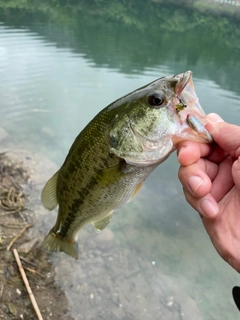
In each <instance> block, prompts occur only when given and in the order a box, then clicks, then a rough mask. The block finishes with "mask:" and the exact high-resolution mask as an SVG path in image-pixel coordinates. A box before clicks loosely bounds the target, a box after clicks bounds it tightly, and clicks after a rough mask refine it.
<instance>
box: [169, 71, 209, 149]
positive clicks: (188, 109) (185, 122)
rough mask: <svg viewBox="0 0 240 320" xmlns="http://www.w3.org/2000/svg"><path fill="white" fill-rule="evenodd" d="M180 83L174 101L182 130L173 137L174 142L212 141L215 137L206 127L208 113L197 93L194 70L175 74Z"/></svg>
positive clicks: (177, 118)
mask: <svg viewBox="0 0 240 320" xmlns="http://www.w3.org/2000/svg"><path fill="white" fill-rule="evenodd" d="M175 78H176V79H177V80H178V83H177V85H176V87H175V94H176V97H175V98H174V99H173V101H172V106H173V108H174V113H175V117H176V121H178V122H180V128H181V129H180V132H179V133H178V134H177V135H176V136H174V137H173V142H174V143H178V142H180V141H183V140H193V141H197V142H204V143H211V142H213V138H212V136H211V135H210V133H209V132H208V131H207V129H206V128H205V125H206V123H207V120H206V114H205V112H204V111H203V109H202V107H201V105H200V103H199V100H198V97H197V95H196V92H195V89H194V85H193V80H192V72H191V71H186V72H184V73H181V74H178V75H176V76H175Z"/></svg>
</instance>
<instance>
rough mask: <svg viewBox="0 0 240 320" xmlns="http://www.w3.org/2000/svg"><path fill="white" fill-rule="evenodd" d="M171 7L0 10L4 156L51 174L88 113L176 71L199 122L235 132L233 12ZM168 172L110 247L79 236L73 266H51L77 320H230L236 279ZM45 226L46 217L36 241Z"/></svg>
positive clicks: (149, 185)
mask: <svg viewBox="0 0 240 320" xmlns="http://www.w3.org/2000/svg"><path fill="white" fill-rule="evenodd" d="M170 2H171V1H169V4H168V5H166V4H164V3H163V2H162V1H159V2H158V1H156V2H154V1H150V0H148V1H146V0H145V1H144V0H132V1H127V0H125V1H124V0H122V1H117V0H115V1H106V0H102V1H101V0H98V1H97V0H95V1H93V0H92V1H86V0H85V1H74V0H72V1H60V0H56V1H41V2H37V1H35V2H34V1H8V2H6V1H0V79H1V81H0V127H2V128H3V129H5V130H6V131H7V133H8V134H9V136H8V138H7V139H8V140H7V143H8V145H9V147H10V148H14V147H16V148H20V149H22V148H24V149H28V150H31V151H32V152H34V153H37V154H40V155H42V156H44V157H47V158H48V159H50V160H51V161H53V162H55V163H56V164H57V165H58V166H59V165H61V163H62V162H63V160H64V158H65V156H66V153H67V151H68V149H69V147H70V145H71V143H72V142H73V139H74V138H75V136H76V135H77V134H78V133H79V131H80V130H81V129H82V128H83V127H84V126H85V125H86V124H87V123H88V122H89V121H90V120H91V118H92V117H93V116H94V115H95V114H96V113H97V112H98V111H99V110H101V109H102V108H103V107H105V106H106V105H107V104H109V103H111V102H112V101H114V100H115V99H117V98H119V97H121V96H122V95H124V94H126V93H128V92H130V91H132V90H134V89H136V88H138V87H140V86H142V85H145V84H146V83H148V82H150V81H152V80H154V79H156V78H159V77H161V76H165V75H172V74H176V73H180V72H184V71H186V70H192V71H193V78H194V84H195V89H196V92H197V94H198V97H199V99H200V102H201V105H202V106H203V108H204V110H205V111H206V113H209V112H217V113H219V114H220V115H221V116H222V117H223V118H224V119H225V120H226V121H229V122H232V123H235V124H240V102H239V101H240V99H239V96H240V77H239V75H240V58H239V57H240V42H239V38H240V2H239V1H235V2H234V4H230V1H228V2H226V1H225V2H224V1H222V2H221V1H179V2H178V1H175V2H176V3H177V4H178V5H177V4H174V3H170ZM232 3H233V2H232ZM177 170H178V164H177V161H176V156H175V155H173V156H171V157H170V159H169V160H168V161H167V162H166V163H164V164H162V165H161V166H160V167H159V168H158V169H157V170H156V171H155V173H154V174H153V175H152V176H150V177H149V179H148V180H147V182H146V184H145V186H144V188H143V190H142V191H141V193H140V194H139V195H138V197H137V198H136V199H135V200H134V201H133V202H132V203H130V204H129V205H127V206H125V207H124V208H123V209H121V210H118V211H117V212H116V214H115V216H114V219H113V221H112V223H111V225H110V226H109V230H108V232H109V234H110V237H112V238H113V242H114V246H111V245H109V244H108V245H107V246H106V247H105V246H101V245H99V244H98V239H99V238H98V237H99V235H96V234H95V233H94V232H93V230H92V229H91V226H89V227H86V228H85V230H83V231H82V232H81V233H80V235H79V244H80V248H82V250H85V252H86V255H84V256H83V257H82V259H80V260H79V261H77V262H76V261H73V260H71V259H70V258H68V257H66V256H65V255H64V254H57V255H54V261H55V262H56V265H57V281H58V283H59V284H60V286H61V287H62V288H63V290H64V291H65V292H66V295H67V297H68V298H69V303H70V308H69V312H70V313H71V314H72V315H73V316H74V317H75V318H76V319H84V320H90V319H104V320H115V319H124V320H125V319H126V320H132V319H138V320H141V319H153V320H155V319H156V320H157V319H173V320H174V319H191V320H192V319H197V320H198V319H209V320H210V319H222V320H225V319H236V318H237V316H238V313H237V309H236V307H235V306H234V304H233V301H232V298H231V289H232V287H233V286H234V285H237V284H238V285H239V283H240V282H239V281H240V279H239V276H238V275H237V273H236V272H235V271H234V270H232V269H231V268H230V267H229V266H228V265H227V264H226V263H225V262H224V261H223V260H222V259H221V258H220V257H219V256H218V254H217V253H216V252H215V250H214V249H213V247H212V245H211V242H210V241H209V239H208V236H207V234H206V232H205V230H204V228H203V227H202V224H201V221H200V219H199V217H198V215H197V214H196V213H195V212H194V211H193V210H192V209H191V208H190V207H189V206H188V204H187V203H186V202H185V200H184V198H183V196H182V191H181V186H180V183H179V182H178V180H177ZM54 219H55V216H54V214H51V216H50V217H49V214H48V213H47V212H46V211H45V215H42V216H41V218H39V220H41V221H47V223H45V225H43V224H42V222H39V226H40V227H39V228H40V232H41V234H45V233H46V232H47V231H48V228H49V226H51V224H52V223H53V222H54ZM50 220H51V222H48V221H50ZM46 224H48V225H47V226H46ZM103 235H104V233H103ZM104 243H105V242H104ZM69 270H71V272H70V273H69ZM83 297H84V298H83Z"/></svg>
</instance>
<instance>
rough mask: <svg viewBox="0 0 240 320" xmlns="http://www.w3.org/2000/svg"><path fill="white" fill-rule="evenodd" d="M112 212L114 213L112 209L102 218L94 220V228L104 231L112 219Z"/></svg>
mask: <svg viewBox="0 0 240 320" xmlns="http://www.w3.org/2000/svg"><path fill="white" fill-rule="evenodd" d="M112 213H113V211H110V212H109V213H108V214H106V215H105V216H103V217H102V218H101V219H98V220H94V221H92V225H93V226H94V229H95V230H96V231H97V232H99V231H102V230H103V229H104V228H106V226H107V225H108V224H109V223H110V221H111V219H112Z"/></svg>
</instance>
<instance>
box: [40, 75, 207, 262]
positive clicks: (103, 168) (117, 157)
mask: <svg viewBox="0 0 240 320" xmlns="http://www.w3.org/2000/svg"><path fill="white" fill-rule="evenodd" d="M204 124H205V113H204V111H203V109H202V108H201V106H200V104H199V102H198V98H197V96H196V93H195V90H194V86H193V81H192V73H191V71H187V72H185V73H182V74H178V75H175V76H172V77H164V78H160V79H158V80H156V81H153V82H152V83H150V84H148V85H146V86H144V87H142V88H140V89H137V90H136V91H133V92H131V93H130V94H128V95H126V96H124V97H123V98H121V99H118V100H116V101H115V102H113V103H112V104H110V105H109V106H107V107H106V108H105V109H103V110H102V111H100V112H99V113H98V114H97V115H96V117H95V118H94V119H93V120H92V121H91V122H90V123H89V124H88V125H87V126H86V127H85V128H84V129H83V130H82V132H80V134H79V135H78V136H77V138H76V139H75V141H74V143H73V145H72V147H71V148H70V150H69V153H68V155H67V157H66V159H65V162H64V163H63V165H62V167H61V168H60V169H59V170H58V171H57V172H56V173H55V174H54V175H53V177H52V178H51V179H50V180H49V181H48V182H47V183H46V185H45V187H44V188H43V191H42V202H43V204H44V206H45V207H46V208H47V209H49V210H53V209H54V208H55V207H56V206H57V205H59V208H58V217H57V221H56V224H55V226H54V227H53V228H52V229H51V230H50V232H49V234H48V235H47V237H46V238H45V240H44V242H43V245H42V246H43V248H45V249H46V250H50V251H64V252H65V253H67V254H68V255H70V256H72V257H74V258H76V259H77V257H78V248H77V234H78V231H79V230H80V229H81V228H82V227H83V226H84V225H85V224H87V223H89V222H91V223H92V224H93V226H94V228H95V229H96V230H97V231H100V230H102V229H104V228H105V227H106V226H107V225H108V223H109V222H110V220H111V218H112V213H113V211H114V210H115V209H117V208H119V207H121V206H122V205H124V204H125V203H127V202H129V201H130V200H131V199H132V198H133V197H134V196H135V195H136V194H137V192H138V191H139V189H140V188H141V186H142V184H143V182H144V180H145V179H146V178H147V176H148V175H149V174H150V173H151V172H152V171H153V170H154V169H155V168H156V167H157V166H158V165H159V164H160V163H161V162H163V161H164V160H166V159H167V157H168V156H169V155H170V154H171V153H172V152H173V151H174V150H175V149H176V145H177V143H179V142H180V141H183V140H193V141H198V142H203V143H209V142H211V141H212V138H211V136H210V134H209V133H208V131H207V130H206V129H205V127H204Z"/></svg>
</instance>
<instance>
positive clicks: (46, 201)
mask: <svg viewBox="0 0 240 320" xmlns="http://www.w3.org/2000/svg"><path fill="white" fill-rule="evenodd" d="M58 173H59V171H57V172H56V173H55V174H54V175H53V176H52V178H50V179H49V180H48V181H47V183H46V184H45V186H44V188H43V190H42V197H41V199H42V203H43V205H44V207H45V208H47V209H49V210H53V209H54V208H56V206H57V205H58V201H57V178H58Z"/></svg>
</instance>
